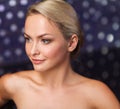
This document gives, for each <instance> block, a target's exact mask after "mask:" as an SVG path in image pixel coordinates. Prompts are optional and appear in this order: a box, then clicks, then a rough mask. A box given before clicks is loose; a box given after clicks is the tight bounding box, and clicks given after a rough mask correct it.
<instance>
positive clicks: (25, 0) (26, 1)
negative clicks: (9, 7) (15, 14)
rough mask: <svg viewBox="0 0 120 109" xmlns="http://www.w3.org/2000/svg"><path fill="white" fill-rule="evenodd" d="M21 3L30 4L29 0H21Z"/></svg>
mask: <svg viewBox="0 0 120 109" xmlns="http://www.w3.org/2000/svg"><path fill="white" fill-rule="evenodd" d="M20 4H21V5H27V4H28V0H20Z"/></svg>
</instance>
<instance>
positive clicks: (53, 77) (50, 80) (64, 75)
mask: <svg viewBox="0 0 120 109" xmlns="http://www.w3.org/2000/svg"><path fill="white" fill-rule="evenodd" d="M36 74H37V78H39V80H41V83H42V84H44V85H46V86H48V87H51V88H56V87H62V86H63V85H64V84H67V83H69V80H71V78H72V75H73V74H74V73H73V70H72V68H71V65H70V64H64V65H62V66H59V67H56V68H54V69H51V70H49V71H45V72H36Z"/></svg>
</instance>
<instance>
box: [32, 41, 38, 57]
mask: <svg viewBox="0 0 120 109" xmlns="http://www.w3.org/2000/svg"><path fill="white" fill-rule="evenodd" d="M39 54H40V51H39V48H38V44H37V43H34V44H32V47H31V55H33V56H35V55H39Z"/></svg>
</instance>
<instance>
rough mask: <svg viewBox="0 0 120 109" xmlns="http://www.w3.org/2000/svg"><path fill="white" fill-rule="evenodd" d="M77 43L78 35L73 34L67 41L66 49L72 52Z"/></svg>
mask: <svg viewBox="0 0 120 109" xmlns="http://www.w3.org/2000/svg"><path fill="white" fill-rule="evenodd" d="M77 44H78V36H77V35H76V34H73V35H72V36H71V38H70V40H69V42H68V51H69V52H72V51H74V50H75V48H76V47H77Z"/></svg>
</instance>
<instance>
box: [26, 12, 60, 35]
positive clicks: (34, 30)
mask: <svg viewBox="0 0 120 109" xmlns="http://www.w3.org/2000/svg"><path fill="white" fill-rule="evenodd" d="M24 31H25V33H28V34H31V35H35V34H43V33H53V34H62V33H61V31H60V30H59V28H58V26H57V25H56V24H55V23H54V22H52V21H51V20H49V19H47V18H46V17H44V16H42V15H41V14H33V15H30V16H28V17H27V18H26V20H25V28H24Z"/></svg>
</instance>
